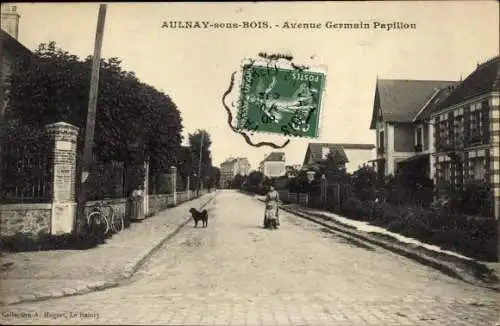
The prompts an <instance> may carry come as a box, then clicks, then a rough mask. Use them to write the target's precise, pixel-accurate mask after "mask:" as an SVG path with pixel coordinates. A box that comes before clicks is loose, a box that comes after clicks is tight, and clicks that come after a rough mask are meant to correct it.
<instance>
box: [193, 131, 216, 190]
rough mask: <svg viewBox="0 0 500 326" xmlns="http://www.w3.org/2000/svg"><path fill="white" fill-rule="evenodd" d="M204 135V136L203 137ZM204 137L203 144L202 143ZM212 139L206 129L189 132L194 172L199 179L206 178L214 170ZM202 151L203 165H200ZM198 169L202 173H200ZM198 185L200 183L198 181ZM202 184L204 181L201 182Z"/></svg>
mask: <svg viewBox="0 0 500 326" xmlns="http://www.w3.org/2000/svg"><path fill="white" fill-rule="evenodd" d="M202 135H203V137H202ZM202 139H203V144H202V143H201V141H202ZM211 144H212V141H211V139H210V134H209V133H208V132H207V131H206V130H200V129H198V130H197V131H196V132H195V133H193V134H189V148H190V151H191V160H192V162H193V168H194V170H193V174H196V178H197V180H200V179H201V180H205V178H206V177H209V176H210V174H211V170H212V155H211V150H210V145H211ZM200 151H201V167H200ZM198 171H200V172H199V174H200V175H198ZM197 185H198V183H197ZM199 185H200V186H201V185H202V183H199Z"/></svg>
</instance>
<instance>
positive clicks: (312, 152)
mask: <svg viewBox="0 0 500 326" xmlns="http://www.w3.org/2000/svg"><path fill="white" fill-rule="evenodd" d="M342 145H346V144H334V143H309V145H307V150H306V156H305V157H304V164H303V165H308V163H309V161H310V158H311V159H312V160H313V161H314V162H318V161H321V160H322V151H323V148H324V147H328V148H329V149H330V153H335V152H337V154H340V155H341V156H342V158H343V159H344V160H345V162H346V163H348V162H349V160H348V158H347V155H346V153H345V151H344V147H343V146H342Z"/></svg>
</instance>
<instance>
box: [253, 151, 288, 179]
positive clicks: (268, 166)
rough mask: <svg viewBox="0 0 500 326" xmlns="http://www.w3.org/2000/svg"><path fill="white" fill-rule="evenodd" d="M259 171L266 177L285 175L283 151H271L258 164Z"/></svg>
mask: <svg viewBox="0 0 500 326" xmlns="http://www.w3.org/2000/svg"><path fill="white" fill-rule="evenodd" d="M259 171H260V172H262V174H264V176H266V177H268V178H277V177H281V176H284V175H286V165H285V153H283V152H272V153H271V154H269V155H267V156H266V157H265V158H264V160H263V161H262V162H260V164H259Z"/></svg>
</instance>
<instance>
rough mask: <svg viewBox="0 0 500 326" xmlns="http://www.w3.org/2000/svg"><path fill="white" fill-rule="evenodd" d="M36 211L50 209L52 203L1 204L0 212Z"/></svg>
mask: <svg viewBox="0 0 500 326" xmlns="http://www.w3.org/2000/svg"><path fill="white" fill-rule="evenodd" d="M37 209H47V210H48V209H52V203H33V204H1V205H0V211H20V210H37Z"/></svg>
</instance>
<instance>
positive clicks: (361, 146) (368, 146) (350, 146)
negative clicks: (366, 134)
mask: <svg viewBox="0 0 500 326" xmlns="http://www.w3.org/2000/svg"><path fill="white" fill-rule="evenodd" d="M334 145H339V146H342V148H343V149H344V150H346V149H366V150H372V149H374V148H375V145H374V144H334Z"/></svg>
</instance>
